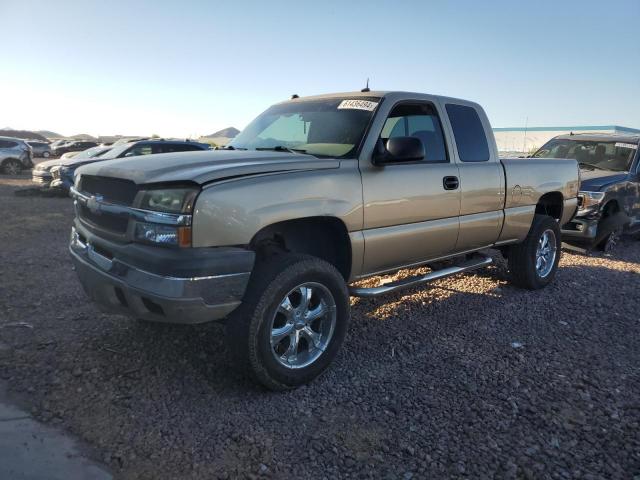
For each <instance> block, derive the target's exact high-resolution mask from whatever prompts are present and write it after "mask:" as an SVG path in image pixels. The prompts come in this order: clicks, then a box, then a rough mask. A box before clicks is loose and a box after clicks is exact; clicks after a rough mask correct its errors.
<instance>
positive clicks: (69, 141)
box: [49, 139, 73, 149]
mask: <svg viewBox="0 0 640 480" xmlns="http://www.w3.org/2000/svg"><path fill="white" fill-rule="evenodd" d="M71 142H73V140H64V139H60V140H55V141H53V142H51V144H50V145H49V146H50V147H51V148H52V149H53V148H55V147H59V146H61V145H64V144H66V143H71Z"/></svg>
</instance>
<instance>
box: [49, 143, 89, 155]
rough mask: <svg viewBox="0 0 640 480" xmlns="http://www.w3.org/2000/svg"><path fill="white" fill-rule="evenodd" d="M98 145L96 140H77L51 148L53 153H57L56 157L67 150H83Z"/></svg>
mask: <svg viewBox="0 0 640 480" xmlns="http://www.w3.org/2000/svg"><path fill="white" fill-rule="evenodd" d="M97 146H98V144H97V143H96V142H89V141H85V140H82V141H80V140H77V141H71V142H68V143H64V144H62V145H58V146H55V147H53V148H52V149H51V153H53V155H55V156H56V157H59V156H60V155H62V154H64V153H67V152H82V151H83V150H86V149H88V148H92V147H97Z"/></svg>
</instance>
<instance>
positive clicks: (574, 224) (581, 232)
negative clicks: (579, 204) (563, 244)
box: [561, 217, 599, 243]
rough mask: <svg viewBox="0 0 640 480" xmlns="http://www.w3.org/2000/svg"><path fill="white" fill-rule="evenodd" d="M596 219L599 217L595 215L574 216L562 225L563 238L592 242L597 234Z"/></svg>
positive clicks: (579, 241)
mask: <svg viewBox="0 0 640 480" xmlns="http://www.w3.org/2000/svg"><path fill="white" fill-rule="evenodd" d="M598 221H599V219H598V218H595V217H593V218H592V217H575V218H574V219H573V220H571V221H570V222H569V223H567V224H565V225H563V226H562V229H561V233H562V238H563V240H567V241H569V242H571V241H573V242H578V243H589V242H592V241H593V240H595V238H596V236H597V234H598Z"/></svg>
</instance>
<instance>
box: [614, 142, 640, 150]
mask: <svg viewBox="0 0 640 480" xmlns="http://www.w3.org/2000/svg"><path fill="white" fill-rule="evenodd" d="M616 148H633V149H634V150H636V149H637V148H638V145H636V144H635V143H622V142H617V143H616Z"/></svg>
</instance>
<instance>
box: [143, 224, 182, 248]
mask: <svg viewBox="0 0 640 480" xmlns="http://www.w3.org/2000/svg"><path fill="white" fill-rule="evenodd" d="M136 240H141V241H143V242H147V243H155V244H158V245H172V246H175V247H190V246H191V227H173V226H169V225H160V224H157V223H146V222H145V223H143V222H137V223H136Z"/></svg>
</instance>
